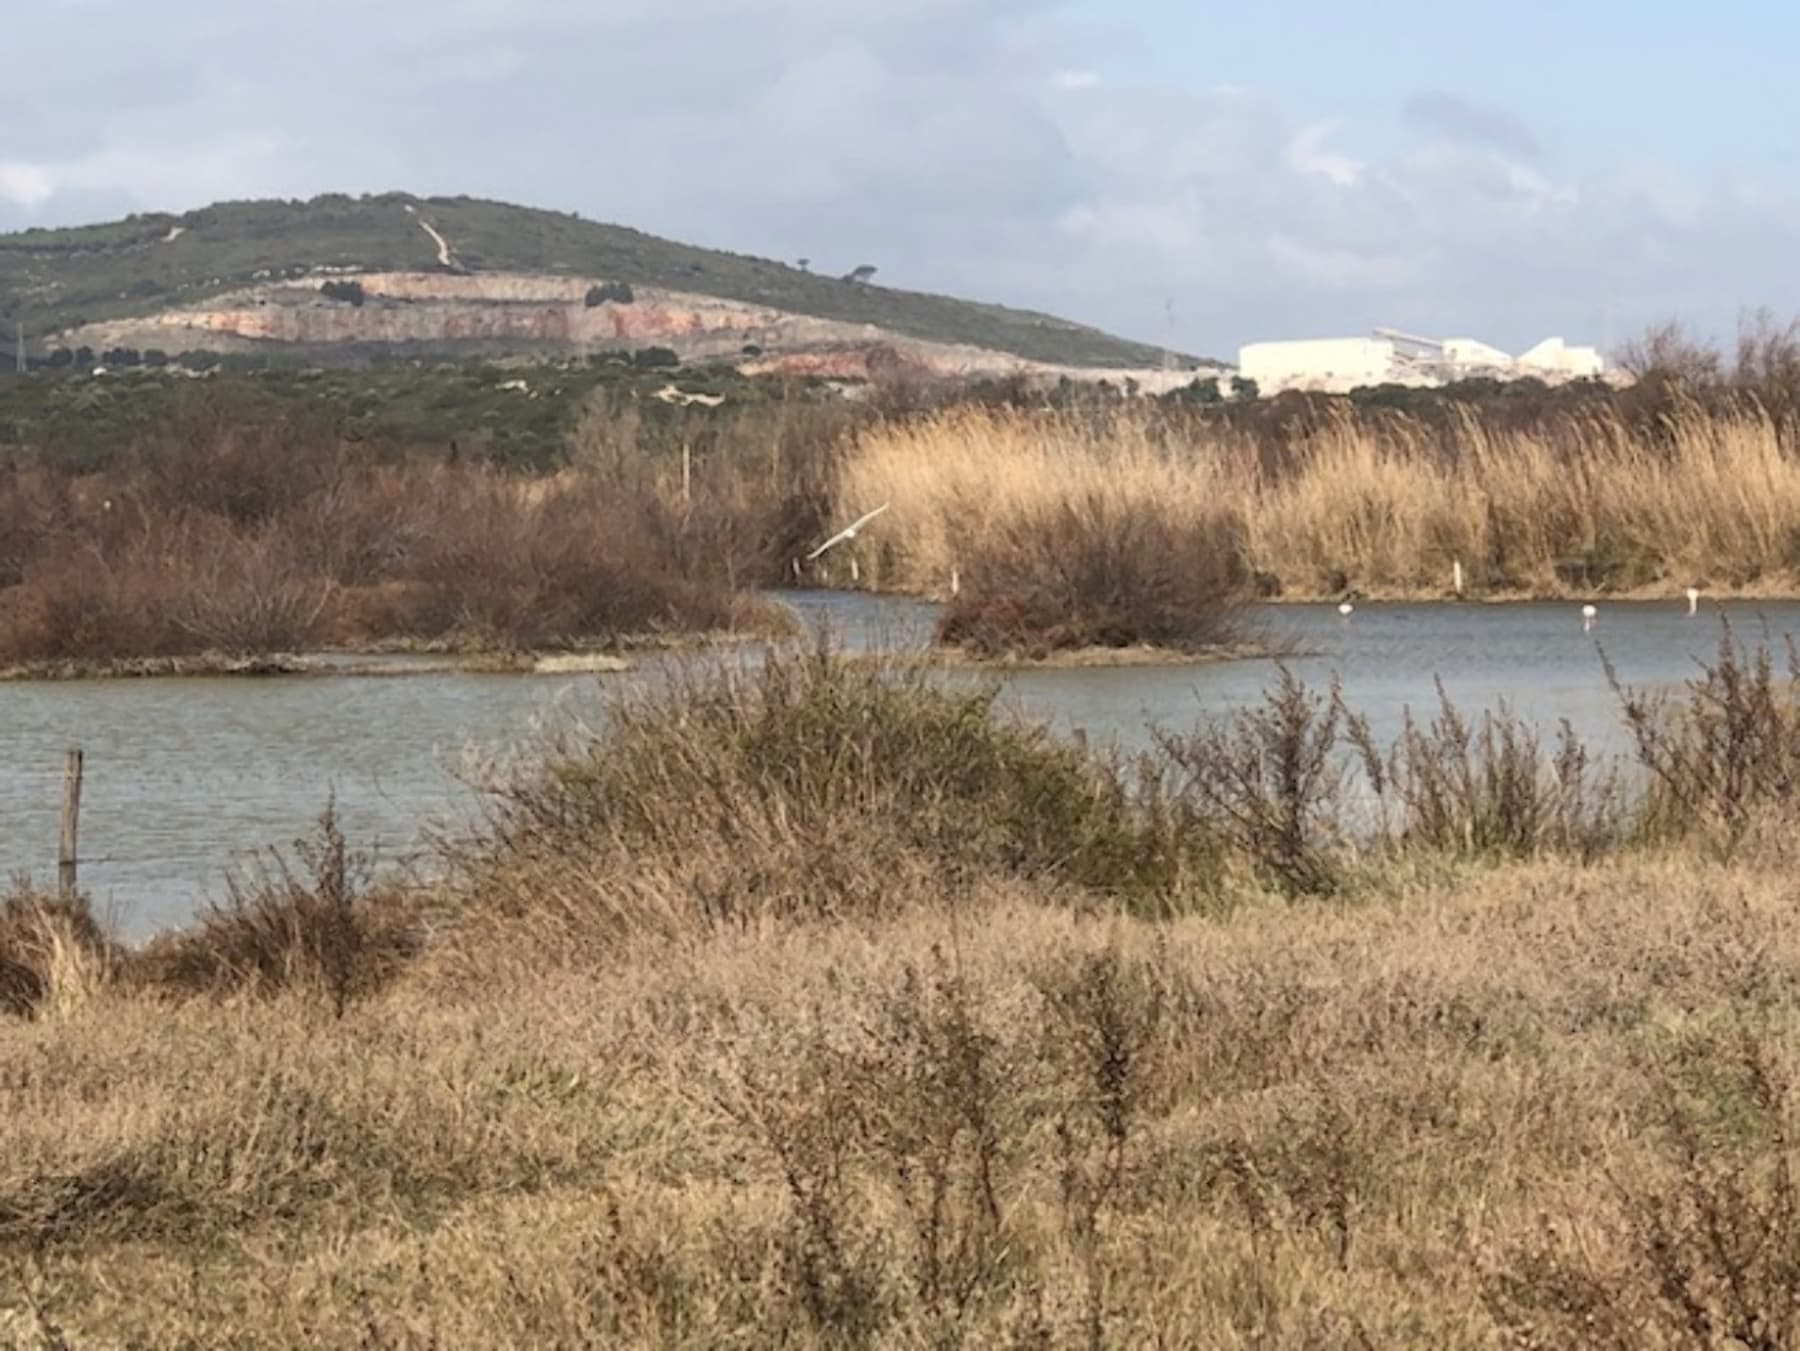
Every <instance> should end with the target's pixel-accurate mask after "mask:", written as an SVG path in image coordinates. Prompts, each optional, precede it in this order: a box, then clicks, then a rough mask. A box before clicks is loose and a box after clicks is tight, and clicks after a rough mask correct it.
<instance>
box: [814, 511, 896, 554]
mask: <svg viewBox="0 0 1800 1351" xmlns="http://www.w3.org/2000/svg"><path fill="white" fill-rule="evenodd" d="M890 505H891V503H887V502H883V503H882V504H881V505H880V506H878V507H876V508H875V510H873V511H871V512H867V513H865V514H864V515H862V516H860V517H858V518H857V519H856V520H855V521H853V522H852V523H851V524H850V525H848V526H845V527H844V529H842V530H840V531H838V532H837V534H835V535H833V536H832V537H831V538H830V539H828V540H826V541H825V542H824V543H823V544H821V545H820V546H819V547H818V548H816V549H814V550H813V551H812V552H811V553H809V554H808V555H807V556H806V561H807V562H808V563H810V562H812V561H813V560H814V559H815V558H817V557H818V556H819V555H820V554H822V553H824V552H825V551H826V550H827V549H834V548H836V547H837V546H838V545H840V544H847V543H849V541H851V540H853V539H855V538H856V532H857V531H859V530H861V529H862V528H863V527H864V526H865V525H867V524H868V523H869V522H870V521H872V520H874V519H875V518H876V517H877V516H879V515H881V513H882V512H884V511H886V510H887V509H888V507H889V506H890Z"/></svg>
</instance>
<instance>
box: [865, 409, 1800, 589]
mask: <svg viewBox="0 0 1800 1351" xmlns="http://www.w3.org/2000/svg"><path fill="white" fill-rule="evenodd" d="M839 498H840V501H841V503H842V508H843V510H844V511H846V512H849V511H852V510H861V509H866V508H868V507H871V506H874V505H877V504H880V503H884V502H885V503H889V504H891V505H890V508H889V511H888V513H887V514H886V515H885V516H884V517H883V518H882V520H881V521H880V522H879V523H878V524H877V525H876V526H875V527H873V528H872V529H871V531H870V542H869V543H868V545H867V546H866V548H865V550H864V552H865V555H866V556H865V558H864V559H863V566H862V571H863V575H864V578H865V580H866V581H868V582H869V583H871V584H873V585H875V586H878V587H886V588H890V589H894V590H901V591H910V592H917V593H922V594H932V595H942V594H945V593H946V591H947V590H948V588H949V585H950V579H951V578H952V576H953V575H955V576H957V578H958V581H959V583H967V582H968V581H969V580H970V579H969V575H968V574H969V571H970V566H971V564H970V560H972V559H974V558H976V557H978V556H979V555H980V553H981V552H982V549H983V547H984V545H985V544H986V543H987V542H988V541H989V540H990V539H991V538H992V537H994V536H996V535H1000V534H1003V533H1005V532H1006V531H1008V530H1009V529H1010V528H1013V527H1014V526H1016V525H1017V524H1019V523H1022V522H1027V521H1030V520H1033V519H1038V518H1042V517H1043V516H1044V515H1045V514H1046V513H1048V512H1050V511H1053V510H1055V509H1057V508H1059V507H1064V506H1067V505H1069V504H1076V503H1089V502H1101V503H1106V504H1109V505H1110V506H1111V507H1112V508H1113V509H1114V510H1121V509H1124V508H1127V507H1133V506H1135V507H1142V508H1146V509H1149V508H1154V509H1155V510H1156V511H1158V512H1159V513H1162V514H1165V515H1167V516H1168V517H1170V518H1173V519H1177V520H1189V521H1196V522H1202V521H1203V522H1208V523H1209V525H1208V528H1209V529H1213V530H1215V531H1218V532H1220V534H1221V537H1222V539H1223V540H1224V541H1225V544H1226V545H1227V546H1228V547H1229V548H1231V549H1233V550H1235V551H1237V563H1238V565H1239V568H1238V570H1239V572H1240V573H1241V574H1242V575H1243V576H1245V577H1247V578H1248V577H1255V578H1259V579H1261V584H1262V587H1263V589H1264V591H1265V592H1277V591H1278V592H1279V593H1280V594H1282V595H1285V596H1289V597H1295V598H1306V597H1322V596H1335V595H1340V594H1344V593H1346V592H1363V593H1367V594H1371V595H1383V596H1395V597H1419V596H1437V595H1442V594H1446V593H1448V592H1449V591H1450V589H1451V583H1452V572H1453V567H1454V565H1455V564H1456V563H1458V562H1460V563H1461V564H1462V565H1463V570H1464V576H1465V579H1466V582H1467V585H1468V586H1469V588H1470V589H1471V591H1472V592H1473V593H1475V594H1481V595H1490V596H1521V595H1533V596H1561V595H1570V594H1585V593H1591V592H1597V591H1608V592H1618V593H1636V592H1642V593H1662V594H1673V593H1678V592H1680V591H1682V590H1684V589H1685V588H1686V587H1688V586H1689V585H1697V586H1702V587H1705V588H1707V589H1709V590H1712V591H1716V592H1726V591H1732V592H1745V593H1752V594H1754V593H1759V592H1761V593H1775V592H1786V591H1791V590H1793V589H1794V588H1795V587H1796V585H1800V452H1797V450H1796V446H1795V444H1794V441H1793V438H1792V437H1791V436H1790V435H1789V434H1788V432H1787V430H1786V429H1785V428H1784V426H1783V425H1782V424H1781V423H1779V422H1778V421H1777V420H1776V419H1775V418H1774V417H1772V416H1771V415H1769V414H1768V413H1766V412H1764V411H1762V410H1761V409H1759V408H1758V407H1757V406H1755V405H1753V404H1750V403H1748V402H1744V403H1741V404H1738V405H1735V406H1732V407H1727V408H1724V409H1713V410H1704V409H1702V408H1701V407H1700V406H1699V405H1697V404H1694V403H1691V402H1684V401H1681V400H1676V401H1674V402H1673V403H1672V404H1671V406H1670V410H1669V411H1668V412H1667V413H1666V414H1664V415H1663V416H1662V417H1661V418H1660V419H1659V420H1658V421H1657V422H1656V423H1655V425H1654V426H1651V427H1647V428H1638V429H1634V428H1633V427H1632V426H1631V425H1630V424H1628V423H1627V422H1626V421H1625V420H1624V419H1623V418H1622V416H1621V415H1619V414H1618V413H1616V412H1614V411H1608V410H1593V411H1588V412H1581V413H1570V414H1567V415H1564V416H1561V417H1559V418H1555V419H1549V418H1544V419H1538V420H1537V421H1536V422H1534V423H1532V424H1530V425H1528V426H1526V427H1523V428H1520V427H1506V426H1501V425H1499V424H1498V423H1497V421H1496V420H1495V419H1491V418H1489V417H1487V416H1485V415H1483V414H1481V413H1478V412H1474V411H1470V412H1466V413H1462V414H1459V415H1455V416H1452V417H1450V418H1448V419H1447V420H1445V422H1444V423H1443V424H1442V425H1432V426H1428V425H1427V424H1426V423H1424V422H1423V421H1420V420H1417V419H1414V418H1410V417H1408V416H1405V415H1401V414H1392V413H1382V412H1375V411H1366V410H1365V411H1357V410H1354V409H1351V408H1349V407H1345V406H1338V407H1334V408H1328V409H1326V410H1324V411H1322V412H1320V413H1319V414H1318V415H1317V416H1316V417H1315V418H1314V419H1312V420H1311V421H1310V422H1309V423H1308V424H1307V425H1306V426H1304V427H1303V428H1302V429H1301V430H1299V431H1298V432H1297V433H1295V434H1294V435H1293V437H1292V438H1291V439H1290V440H1289V441H1288V442H1287V443H1286V444H1285V445H1284V446H1283V447H1282V453H1281V454H1280V455H1279V456H1275V457H1271V456H1269V455H1267V454H1265V453H1264V452H1263V448H1262V447H1260V446H1259V445H1258V443H1257V442H1256V441H1255V440H1253V439H1252V437H1251V436H1250V435H1249V434H1248V433H1245V432H1242V431H1234V430H1232V428H1231V425H1230V424H1228V423H1226V422H1224V421H1222V420H1217V419H1214V420H1203V419H1194V418H1172V417H1170V416H1168V414H1167V413H1166V411H1164V410H1160V409H1157V408H1155V407H1127V408H1121V409H1113V410H1110V411H1105V412H1099V413H1096V412H1094V411H1091V410H1089V411H1080V412H1069V411H1047V410H1036V411H992V410H987V409H970V408H962V409H956V410H952V411H949V412H944V413H940V414H937V415H934V416H931V417H928V418H924V419H919V420H914V421H910V422H893V423H886V424H883V425H881V426H879V427H877V428H875V429H873V430H871V431H868V432H865V433H864V434H863V435H862V437H861V438H860V440H859V441H858V443H857V445H856V446H855V447H854V449H853V450H852V451H851V452H850V454H849V457H848V460H847V462H846V464H845V466H844V468H843V470H842V474H841V477H840V482H839Z"/></svg>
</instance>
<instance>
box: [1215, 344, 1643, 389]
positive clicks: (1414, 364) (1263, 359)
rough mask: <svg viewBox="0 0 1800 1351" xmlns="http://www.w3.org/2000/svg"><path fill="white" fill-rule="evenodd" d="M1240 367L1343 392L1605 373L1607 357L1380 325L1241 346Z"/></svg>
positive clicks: (1242, 371) (1255, 375) (1258, 377)
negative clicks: (1514, 351)
mask: <svg viewBox="0 0 1800 1351" xmlns="http://www.w3.org/2000/svg"><path fill="white" fill-rule="evenodd" d="M1237 373H1238V375H1239V376H1240V377H1241V378H1243V379H1245V380H1254V381H1255V382H1256V387H1257V389H1258V390H1259V391H1260V392H1261V393H1264V394H1278V393H1280V392H1281V391H1282V390H1284V389H1301V390H1316V391H1320V392H1323V393H1333V394H1341V393H1346V392H1348V391H1349V390H1353V389H1363V388H1366V387H1368V386H1371V385H1410V386H1415V387H1429V386H1433V385H1447V384H1451V383H1454V382H1455V381H1457V380H1476V379H1489V380H1525V379H1536V380H1542V381H1544V382H1545V383H1546V384H1564V383H1567V382H1568V381H1571V380H1595V379H1605V378H1607V376H1608V374H1609V373H1608V371H1607V366H1606V361H1605V359H1604V358H1603V357H1602V356H1601V355H1600V352H1599V350H1598V349H1596V348H1593V347H1571V346H1569V345H1568V344H1567V343H1565V342H1564V341H1563V340H1562V339H1561V338H1546V339H1544V341H1542V342H1540V343H1539V344H1538V345H1537V346H1535V347H1533V348H1531V349H1530V350H1529V351H1527V352H1523V353H1520V354H1519V355H1518V356H1512V355H1510V354H1509V353H1506V352H1503V351H1501V350H1500V349H1499V348H1498V347H1491V346H1489V345H1488V344H1487V343H1484V342H1477V341H1476V340H1475V339H1473V338H1444V339H1439V338H1421V337H1418V336H1416V335H1415V334H1411V333H1401V332H1399V331H1397V330H1395V329H1391V328H1378V329H1376V330H1375V332H1374V334H1373V335H1372V336H1370V337H1367V338H1311V339H1306V340H1303V341H1299V342H1254V343H1251V344H1249V345H1248V346H1247V347H1242V348H1240V349H1239V350H1238V370H1237Z"/></svg>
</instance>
